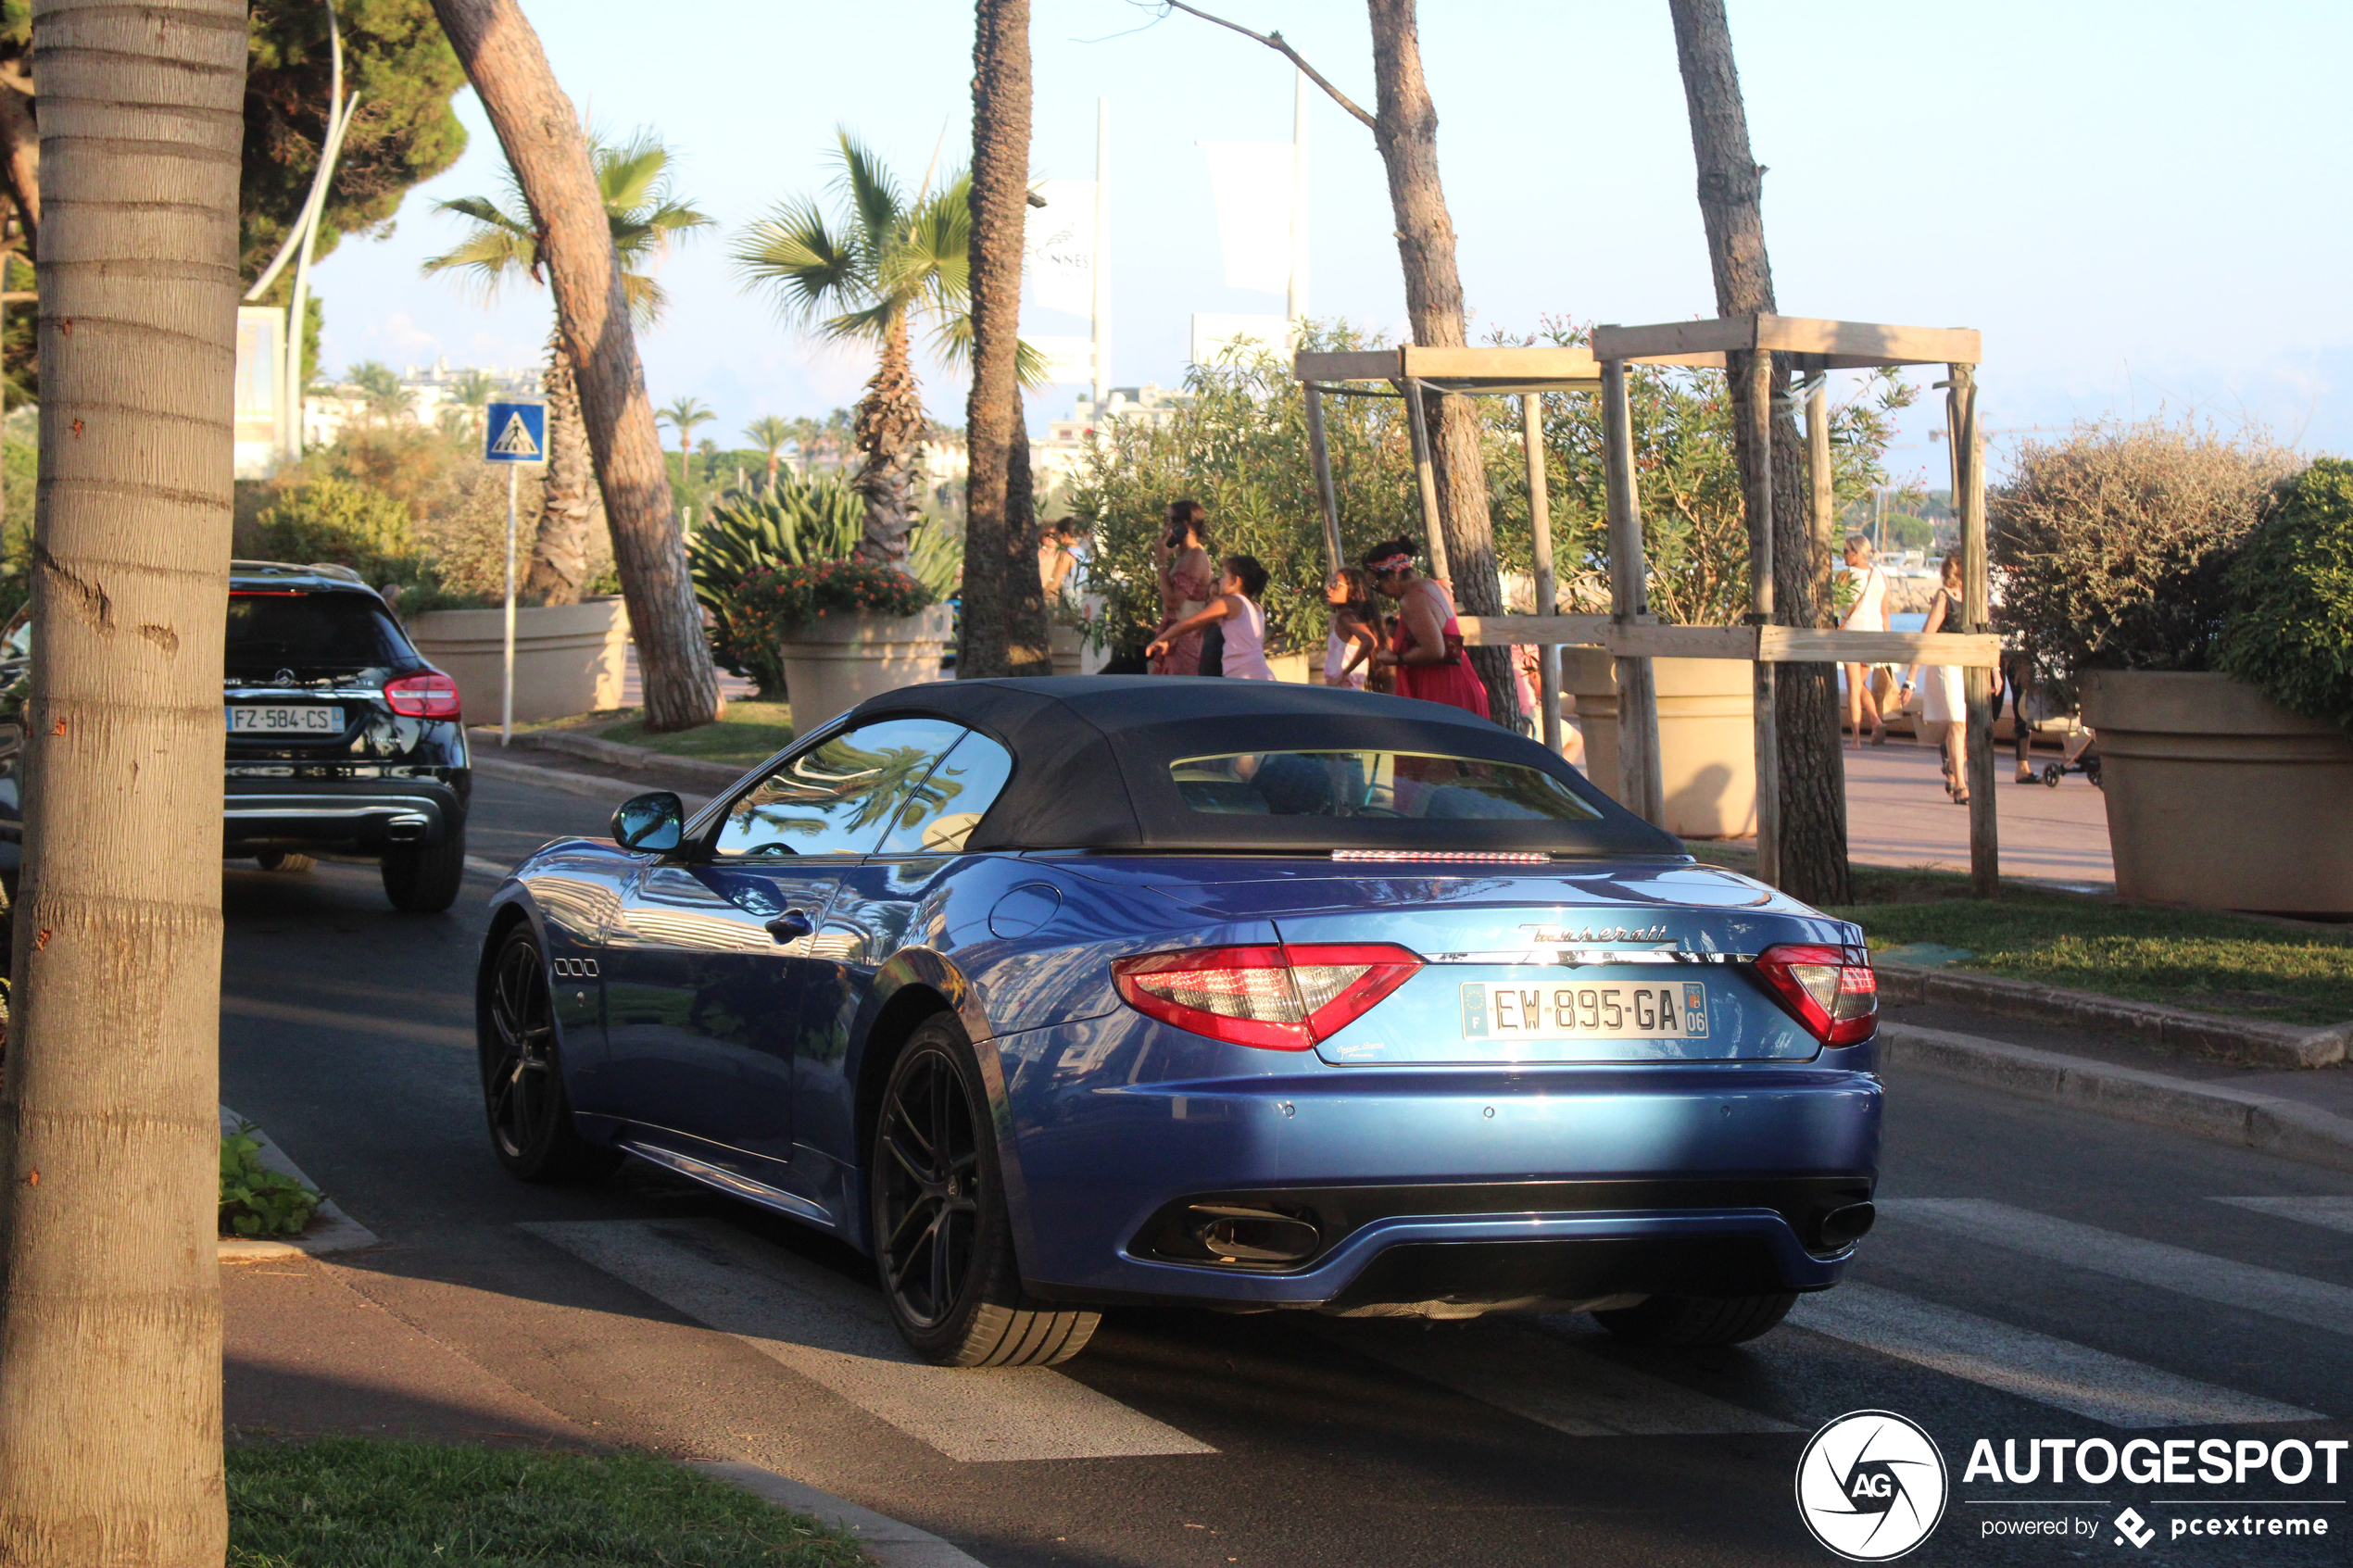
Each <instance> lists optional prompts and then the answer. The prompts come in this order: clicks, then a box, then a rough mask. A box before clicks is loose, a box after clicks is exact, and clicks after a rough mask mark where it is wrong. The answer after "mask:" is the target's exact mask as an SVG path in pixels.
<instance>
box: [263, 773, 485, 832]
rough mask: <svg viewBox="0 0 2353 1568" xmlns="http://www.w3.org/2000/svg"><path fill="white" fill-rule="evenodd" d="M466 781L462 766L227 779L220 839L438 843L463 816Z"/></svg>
mask: <svg viewBox="0 0 2353 1568" xmlns="http://www.w3.org/2000/svg"><path fill="white" fill-rule="evenodd" d="M468 782H469V775H468V771H467V770H465V769H462V768H447V769H436V770H434V772H433V773H432V774H431V775H425V776H418V777H412V778H396V779H338V780H332V781H329V780H321V779H316V778H296V779H231V780H229V781H227V784H226V786H225V794H224V798H223V800H222V803H221V831H222V838H223V841H224V843H226V844H228V845H230V846H251V845H255V844H279V845H319V846H334V847H351V848H359V849H383V848H387V847H392V846H394V845H400V844H415V845H428V846H429V845H438V844H442V843H446V842H447V840H448V838H449V835H450V834H451V833H453V832H455V831H458V830H459V829H460V828H462V826H463V824H464V822H465V819H466V800H467V796H468V794H469V793H470V792H469V790H468V788H467V784H468Z"/></svg>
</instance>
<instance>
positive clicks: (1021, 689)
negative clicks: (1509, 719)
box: [846, 675, 1682, 856]
mask: <svg viewBox="0 0 2353 1568" xmlns="http://www.w3.org/2000/svg"><path fill="white" fill-rule="evenodd" d="M912 713H923V714H932V715H936V716H937V717H939V718H943V719H952V720H955V721H958V722H960V723H963V724H968V725H970V726H971V727H972V728H974V729H975V730H978V731H980V732H981V733H982V734H987V735H990V736H993V737H994V738H995V739H997V740H998V741H1000V742H1001V743H1003V745H1004V746H1006V748H1007V749H1008V750H1010V751H1011V752H1012V753H1013V758H1014V769H1013V779H1012V782H1011V783H1010V784H1007V785H1006V787H1005V791H1004V793H1003V794H1002V795H1000V796H999V797H997V802H996V804H995V805H994V806H992V807H991V808H990V809H989V811H988V815H987V816H986V817H985V818H983V819H982V820H981V822H980V825H979V826H978V827H977V828H975V830H974V831H973V834H972V836H971V838H970V839H968V840H967V841H966V842H967V846H968V847H971V848H974V849H1191V850H1218V849H1224V850H1256V851H1281V850H1289V851H1299V850H1307V851H1311V852H1312V851H1315V850H1325V849H1496V850H1503V849H1509V850H1546V851H1551V852H1553V853H1557V854H1579V855H1593V854H1599V855H1652V856H1655V855H1660V854H1668V855H1675V854H1680V853H1681V852H1682V844H1681V842H1680V840H1678V839H1677V838H1676V837H1675V836H1674V835H1673V834H1669V833H1667V832H1664V831H1663V830H1661V829H1658V828H1655V827H1653V826H1651V825H1650V824H1649V823H1648V822H1643V821H1642V819H1641V818H1640V817H1637V816H1635V815H1634V814H1633V813H1632V812H1630V811H1628V810H1626V809H1624V808H1622V807H1620V806H1619V805H1617V802H1615V801H1613V800H1611V799H1610V798H1609V797H1607V796H1605V795H1604V794H1603V793H1602V792H1601V791H1600V790H1598V789H1596V788H1594V787H1593V785H1592V784H1589V783H1588V782H1587V781H1586V780H1585V778H1584V776H1583V775H1582V774H1580V773H1579V772H1578V771H1577V770H1576V769H1574V768H1572V767H1570V766H1569V765H1568V764H1567V762H1566V761H1564V760H1563V759H1561V758H1560V757H1558V756H1556V755H1555V754H1554V753H1553V752H1552V751H1550V750H1548V749H1547V748H1545V747H1544V746H1540V745H1539V744H1537V743H1536V742H1534V741H1532V740H1529V739H1527V738H1526V737H1524V736H1521V735H1517V734H1513V733H1512V732H1510V731H1508V730H1505V729H1504V728H1502V727H1501V726H1500V725H1497V724H1493V723H1490V722H1489V721H1487V720H1484V719H1481V718H1479V717H1478V716H1477V715H1476V714H1472V713H1466V712H1464V711H1463V710H1461V709H1454V708H1447V707H1444V706H1442V705H1441V704H1438V703H1434V702H1420V701H1416V700H1414V699H1412V698H1409V697H1394V696H1379V695H1378V694H1374V693H1367V692H1357V691H1349V690H1346V689H1343V688H1340V687H1335V686H1310V685H1296V684H1288V683H1277V682H1268V681H1230V680H1215V679H1208V680H1203V679H1199V678H1194V677H1184V676H1164V675H1081V676H1055V677H1052V678H1050V679H1039V680H1017V681H943V682H937V683H935V684H926V685H920V686H907V687H902V688H900V690H898V691H895V692H889V693H886V694H885V695H883V696H878V697H873V698H870V699H868V700H867V701H866V702H863V703H862V704H860V705H859V706H858V707H857V708H856V709H852V710H851V711H850V713H849V715H847V716H846V717H847V719H848V721H849V722H853V723H857V722H863V721H866V720H869V719H879V718H884V717H887V716H889V715H892V714H912ZM1338 749H1365V750H1386V751H1418V752H1435V753H1438V754H1440V755H1445V756H1457V757H1477V758H1483V759H1488V760H1490V761H1496V762H1516V763H1518V764H1520V765H1521V766H1523V767H1529V768H1535V769H1540V770H1541V771H1544V772H1547V773H1550V774H1551V775H1553V776H1554V778H1556V779H1559V780H1561V781H1562V782H1563V783H1564V784H1567V786H1568V787H1569V788H1570V789H1571V790H1573V791H1575V792H1576V794H1577V796H1578V797H1579V799H1581V800H1584V801H1586V802H1587V803H1589V804H1590V805H1592V808H1593V809H1595V810H1596V811H1598V812H1599V813H1600V816H1599V818H1598V819H1596V820H1595V821H1592V822H1511V821H1494V820H1484V819H1482V820H1471V821H1464V820H1448V821H1428V820H1418V821H1408V820H1403V819H1390V818H1372V817H1312V816H1280V817H1259V816H1242V815H1229V814H1224V813H1214V812H1202V811H1194V810H1192V809H1189V808H1188V807H1187V806H1186V805H1185V803H1184V801H1183V799H1182V798H1181V797H1179V796H1178V795H1177V792H1176V781H1175V780H1174V778H1172V777H1171V775H1170V773H1169V764H1170V763H1171V762H1173V761H1175V760H1176V759H1180V758H1186V757H1201V756H1212V755H1218V754H1223V753H1231V752H1250V751H1283V750H1311V751H1312V750H1338Z"/></svg>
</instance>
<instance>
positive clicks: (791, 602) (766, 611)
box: [727, 560, 936, 657]
mask: <svg viewBox="0 0 2353 1568" xmlns="http://www.w3.org/2000/svg"><path fill="white" fill-rule="evenodd" d="M934 602H936V601H935V600H934V597H933V595H932V592H931V590H930V589H929V588H926V587H925V586H924V585H923V584H922V583H918V582H916V581H915V580H914V579H913V578H912V577H910V576H908V575H907V574H906V573H905V572H903V571H898V570H896V569H895V568H892V567H887V566H877V565H875V563H874V562H872V561H862V560H829V561H819V562H817V563H816V564H815V565H813V566H769V567H762V568H761V569H760V570H759V571H755V572H753V573H752V574H751V575H750V576H749V577H747V578H745V579H744V580H743V581H742V582H741V583H736V586H735V588H734V590H733V591H732V592H730V593H729V594H728V596H727V616H728V621H729V624H730V625H731V626H732V627H733V628H734V629H735V633H736V635H737V636H739V637H741V638H743V639H744V640H746V641H747V642H749V643H750V644H752V645H753V646H758V647H761V648H764V649H767V650H769V651H770V653H771V656H772V657H773V656H774V649H775V647H776V645H777V644H778V643H779V642H780V641H782V640H783V639H784V638H786V637H788V636H790V635H791V634H792V633H795V632H798V631H799V630H800V629H801V628H803V627H805V626H807V625H808V624H809V623H810V622H811V621H816V620H818V619H819V618H821V617H823V616H826V615H912V614H914V613H915V612H916V611H917V610H919V609H923V608H925V607H927V606H929V605H931V604H933V603H934Z"/></svg>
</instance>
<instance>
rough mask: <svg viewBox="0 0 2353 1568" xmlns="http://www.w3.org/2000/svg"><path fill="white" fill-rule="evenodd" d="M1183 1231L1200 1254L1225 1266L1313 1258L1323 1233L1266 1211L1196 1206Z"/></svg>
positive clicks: (1297, 1260) (1305, 1222)
mask: <svg viewBox="0 0 2353 1568" xmlns="http://www.w3.org/2000/svg"><path fill="white" fill-rule="evenodd" d="M1185 1217H1186V1228H1187V1230H1188V1231H1189V1232H1190V1233H1191V1235H1192V1238H1193V1240H1194V1241H1195V1242H1197V1243H1199V1244H1200V1246H1201V1248H1202V1251H1204V1252H1207V1253H1208V1254H1209V1255H1210V1256H1211V1257H1213V1258H1216V1259H1219V1260H1221V1261H1225V1262H1228V1263H1297V1262H1302V1261H1305V1260H1307V1259H1309V1258H1312V1257H1314V1256H1315V1248H1317V1247H1319V1246H1320V1245H1322V1243H1323V1239H1324V1237H1323V1233H1322V1232H1321V1231H1319V1230H1317V1229H1316V1228H1315V1225H1314V1224H1312V1223H1309V1222H1308V1221H1305V1220H1301V1219H1294V1218H1293V1217H1291V1216H1290V1215H1289V1214H1277V1213H1276V1212H1274V1211H1273V1210H1267V1209H1230V1208H1227V1207H1224V1206H1222V1205H1217V1206H1213V1205H1210V1204H1196V1205H1194V1206H1193V1207H1192V1208H1191V1209H1189V1210H1187V1211H1186V1216H1185Z"/></svg>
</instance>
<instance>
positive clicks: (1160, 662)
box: [1145, 501, 1218, 675]
mask: <svg viewBox="0 0 2353 1568" xmlns="http://www.w3.org/2000/svg"><path fill="white" fill-rule="evenodd" d="M1208 523H1209V508H1206V507H1204V506H1202V504H1201V503H1200V502H1199V501H1172V502H1170V503H1169V505H1168V532H1167V533H1165V534H1164V535H1163V536H1162V538H1161V540H1160V542H1159V543H1158V544H1157V545H1155V546H1153V547H1152V555H1153V557H1154V558H1155V560H1156V563H1157V565H1158V566H1159V569H1160V628H1159V630H1160V632H1161V633H1166V632H1167V631H1168V629H1169V628H1170V627H1172V626H1174V625H1176V623H1177V622H1178V621H1183V620H1186V619H1187V618H1189V617H1191V616H1195V615H1198V614H1200V613H1201V612H1202V610H1204V609H1206V608H1209V601H1210V600H1212V599H1214V598H1215V597H1216V596H1217V578H1218V572H1217V569H1216V567H1215V566H1214V564H1213V563H1212V562H1211V560H1210V558H1209V551H1208V549H1207V548H1206V547H1205V546H1203V544H1202V538H1203V535H1204V533H1205V532H1206V530H1207V528H1208ZM1167 641H1168V646H1167V649H1166V651H1165V652H1163V653H1161V654H1159V655H1157V656H1154V657H1152V658H1151V659H1150V661H1149V662H1148V663H1147V664H1146V665H1145V668H1146V669H1147V670H1148V671H1151V673H1152V674H1155V675H1198V674H1200V673H1201V654H1202V633H1200V632H1197V631H1196V632H1188V633H1185V634H1184V635H1183V636H1181V637H1171V638H1168V639H1167ZM1155 646H1157V644H1155Z"/></svg>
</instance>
